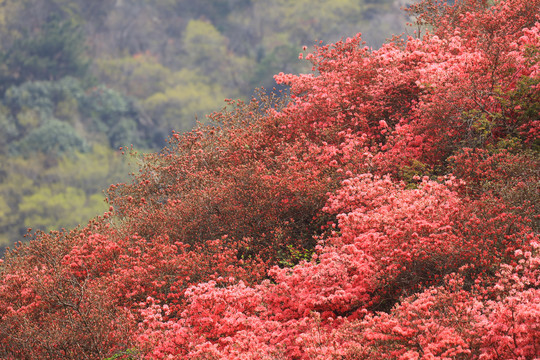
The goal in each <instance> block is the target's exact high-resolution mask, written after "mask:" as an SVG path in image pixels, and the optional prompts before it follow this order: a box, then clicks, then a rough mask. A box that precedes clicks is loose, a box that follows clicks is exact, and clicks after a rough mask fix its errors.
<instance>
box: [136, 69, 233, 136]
mask: <svg viewBox="0 0 540 360" xmlns="http://www.w3.org/2000/svg"><path fill="white" fill-rule="evenodd" d="M175 78H176V79H178V81H179V85H177V86H175V87H170V88H167V89H165V90H164V91H163V92H158V93H156V94H154V95H152V96H150V97H149V98H148V99H146V100H145V101H144V102H143V106H144V107H145V109H147V111H148V113H149V114H150V115H151V116H152V117H153V118H154V119H156V121H158V124H159V126H160V127H163V128H167V129H175V130H181V131H182V130H189V129H190V128H192V127H193V125H195V120H196V119H197V118H199V117H201V118H203V117H204V115H205V114H208V113H210V112H212V111H217V110H219V109H220V108H221V107H222V106H223V99H224V98H225V94H224V92H223V90H222V89H221V87H220V86H219V85H217V84H212V82H211V81H210V80H208V79H205V78H204V77H203V76H200V75H199V74H198V73H197V72H192V71H188V70H185V71H181V72H179V73H177V74H175Z"/></svg>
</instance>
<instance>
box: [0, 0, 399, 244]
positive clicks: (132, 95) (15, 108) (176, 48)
mask: <svg viewBox="0 0 540 360" xmlns="http://www.w3.org/2000/svg"><path fill="white" fill-rule="evenodd" d="M404 5H405V4H404V2H403V1H397V0H92V1H88V0H0V254H1V253H3V248H5V247H6V246H11V245H12V244H13V243H14V242H16V241H19V240H23V235H24V234H25V233H26V232H27V228H29V227H31V228H33V229H41V230H44V231H48V230H53V229H60V228H63V227H65V228H70V227H75V226H76V225H77V224H79V223H83V224H84V223H86V222H87V221H88V220H89V219H90V218H92V217H94V216H96V215H98V214H101V213H102V212H103V211H105V210H106V204H105V202H104V195H103V190H104V189H106V188H107V187H108V186H109V185H110V184H112V183H118V182H124V181H128V180H129V173H130V172H132V171H133V166H132V165H130V164H128V162H127V161H126V159H125V157H123V156H122V155H121V154H120V151H119V147H121V146H130V145H131V144H133V146H134V147H135V148H136V149H139V150H140V151H143V152H148V151H158V150H159V149H161V148H162V147H163V146H164V145H165V141H166V138H167V137H168V136H169V135H170V132H171V130H176V131H187V130H190V129H191V128H192V127H193V126H194V125H195V123H196V121H197V120H198V121H204V119H205V115H206V114H208V113H210V112H212V111H217V110H220V109H221V108H222V107H223V106H224V105H225V103H224V101H223V100H224V99H225V98H233V99H236V98H240V99H248V98H250V97H251V96H252V94H253V90H254V89H255V88H259V87H265V88H266V89H272V88H273V87H274V85H275V84H274V81H273V75H274V74H277V73H279V72H285V73H305V72H310V71H311V66H310V64H309V63H308V62H307V61H301V60H299V59H298V54H299V52H301V51H302V47H303V46H308V47H311V46H312V45H313V44H315V43H316V41H319V40H320V41H323V43H329V42H334V41H337V40H339V39H341V38H343V37H348V36H353V35H354V34H356V33H358V32H361V33H362V34H363V37H364V39H365V41H366V42H367V45H368V46H371V47H373V48H378V47H379V46H380V45H381V44H382V43H383V42H384V41H385V39H386V38H387V37H389V36H390V35H391V34H394V33H395V34H400V33H402V32H403V31H405V23H406V21H407V19H406V18H405V13H404V12H403V11H402V10H401V7H403V6H404Z"/></svg>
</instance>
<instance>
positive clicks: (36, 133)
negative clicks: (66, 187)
mask: <svg viewBox="0 0 540 360" xmlns="http://www.w3.org/2000/svg"><path fill="white" fill-rule="evenodd" d="M87 149H88V145H87V143H86V141H85V140H84V139H83V138H82V137H81V136H80V135H79V134H77V132H76V131H75V129H74V128H73V127H72V126H71V125H69V124H67V123H65V122H62V121H60V120H57V119H54V118H53V119H48V120H46V121H45V123H44V124H43V125H41V126H40V127H38V128H36V129H33V130H31V131H30V132H29V133H28V135H26V136H25V137H24V138H23V139H22V140H21V141H18V142H16V143H15V144H13V148H12V152H13V153H18V154H24V155H26V156H30V155H32V154H34V153H35V152H41V153H44V154H49V155H53V156H58V155H61V154H64V153H71V152H74V151H87Z"/></svg>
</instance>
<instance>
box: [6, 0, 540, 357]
mask: <svg viewBox="0 0 540 360" xmlns="http://www.w3.org/2000/svg"><path fill="white" fill-rule="evenodd" d="M410 11H411V12H413V13H415V14H417V15H418V25H419V26H420V28H421V27H422V26H424V25H428V26H430V30H429V31H425V32H424V33H422V34H420V33H417V36H416V37H414V38H413V37H409V38H407V39H406V40H399V39H398V38H395V39H394V40H392V41H391V42H389V43H388V44H386V45H384V46H383V47H382V48H381V49H379V50H370V49H368V48H366V47H364V46H363V44H362V40H361V37H360V35H358V36H356V37H354V38H350V39H346V40H343V41H341V42H338V43H336V44H333V45H326V46H322V45H321V46H319V47H317V48H316V51H315V52H314V53H313V54H307V55H306V56H305V58H306V59H308V60H309V61H311V62H312V64H313V69H314V73H313V74H304V75H286V74H279V75H276V81H277V82H278V83H280V84H286V85H289V86H290V89H291V94H290V97H283V99H282V100H276V99H271V98H267V97H264V96H261V97H259V98H257V99H253V100H252V101H251V102H249V103H247V104H246V103H242V102H234V101H229V108H228V109H227V110H224V111H222V112H219V113H216V114H213V115H212V116H211V117H212V119H213V120H214V121H215V122H216V124H215V125H214V126H211V127H200V128H197V129H195V130H193V131H192V132H189V133H186V134H183V135H180V134H178V133H173V135H172V137H171V140H170V144H169V146H168V147H167V148H165V149H164V150H163V151H162V152H160V153H159V154H150V155H146V156H145V157H144V159H143V162H142V166H141V169H140V172H139V174H137V175H136V176H135V177H134V180H133V182H132V183H131V184H119V185H114V186H111V188H110V189H109V192H108V201H109V203H110V206H111V207H110V210H109V211H108V212H107V213H105V214H104V215H103V217H100V218H97V219H95V220H93V221H92V222H91V223H90V224H89V225H88V226H87V227H85V228H83V229H79V230H74V231H72V232H66V233H53V234H49V235H47V234H38V235H37V236H36V239H35V240H33V241H32V242H30V243H29V244H28V245H24V246H21V247H19V248H18V249H16V250H14V251H10V252H8V255H7V257H6V259H5V261H4V262H3V263H2V265H1V267H0V271H1V274H0V330H1V331H0V357H1V358H6V359H33V358H39V359H62V358H64V359H73V358H80V357H83V358H100V359H102V358H106V357H108V358H124V359H127V358H145V359H175V358H176V359H331V358H333V359H400V360H405V359H531V360H532V359H536V358H539V357H540V347H539V346H538V343H540V333H539V331H540V330H539V328H538V323H539V322H540V318H539V315H538V314H540V302H539V299H540V293H539V289H540V283H539V279H540V273H539V271H540V270H539V266H540V260H539V256H540V254H539V252H540V248H539V246H540V245H539V238H538V228H539V227H538V224H539V220H540V217H539V214H538V205H537V204H538V184H539V183H540V179H539V173H538V168H539V167H538V151H539V148H538V144H539V142H538V131H539V128H538V126H539V122H538V119H539V115H540V113H539V111H540V107H539V105H538V100H539V92H538V89H539V86H538V84H539V75H540V73H539V65H538V60H539V59H540V58H539V56H538V54H539V45H540V36H539V31H540V18H539V14H540V2H539V1H538V0H528V1H524V0H499V1H495V2H487V1H478V0H464V1H459V2H456V4H455V5H453V6H447V5H444V4H442V3H439V2H434V1H431V0H424V1H420V2H419V3H418V4H416V5H414V6H412V7H411V9H410Z"/></svg>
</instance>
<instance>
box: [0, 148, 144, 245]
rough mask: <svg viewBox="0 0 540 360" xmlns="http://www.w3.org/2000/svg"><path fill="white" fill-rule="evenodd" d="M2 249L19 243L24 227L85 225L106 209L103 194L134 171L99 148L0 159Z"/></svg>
mask: <svg viewBox="0 0 540 360" xmlns="http://www.w3.org/2000/svg"><path fill="white" fill-rule="evenodd" d="M0 162H1V163H2V164H6V166H5V167H4V166H2V168H1V169H0V215H1V216H0V245H9V244H12V243H14V242H16V241H18V240H21V239H22V235H23V234H25V233H26V228H28V227H31V228H39V229H42V230H57V229H60V228H70V227H75V226H77V225H78V224H84V223H86V222H87V221H88V220H89V219H91V218H93V217H95V216H96V215H100V214H102V213H103V212H104V211H105V210H106V204H105V202H104V198H105V197H104V195H103V190H104V189H106V188H107V187H108V186H109V185H110V184H112V183H120V182H124V181H126V180H127V177H128V175H127V174H129V173H130V172H132V171H133V168H132V166H131V165H130V164H128V163H127V162H126V159H124V158H123V157H122V156H121V155H120V154H119V153H118V152H115V151H112V150H111V149H110V148H108V147H106V146H103V145H95V146H94V147H93V149H92V151H89V152H86V153H81V152H75V153H71V154H64V155H63V156H61V157H59V158H57V159H54V158H51V157H50V156H47V155H44V154H41V153H39V152H35V153H32V156H29V157H26V158H25V157H22V156H16V157H15V156H11V157H9V158H8V157H6V156H0Z"/></svg>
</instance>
